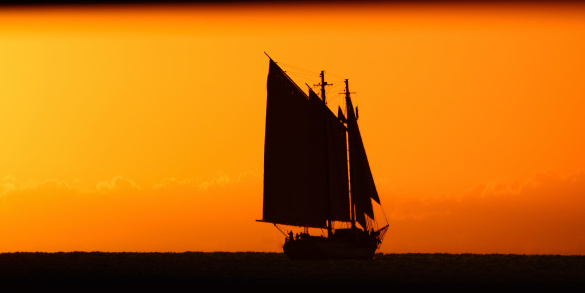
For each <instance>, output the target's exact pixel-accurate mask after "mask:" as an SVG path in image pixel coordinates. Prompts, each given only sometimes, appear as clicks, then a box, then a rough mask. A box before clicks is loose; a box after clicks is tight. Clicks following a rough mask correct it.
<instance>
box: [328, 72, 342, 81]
mask: <svg viewBox="0 0 585 293" xmlns="http://www.w3.org/2000/svg"><path fill="white" fill-rule="evenodd" d="M327 74H330V75H333V76H335V77H337V78H341V79H343V80H345V78H344V77H343V76H339V75H337V74H335V73H331V72H329V71H327Z"/></svg>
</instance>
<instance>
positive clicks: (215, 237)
mask: <svg viewBox="0 0 585 293" xmlns="http://www.w3.org/2000/svg"><path fill="white" fill-rule="evenodd" d="M227 178H230V179H229V180H227ZM5 181H6V182H8V183H10V184H11V185H10V186H15V188H13V189H11V191H10V192H8V193H7V194H6V195H5V196H3V199H6V200H5V201H4V202H2V203H0V231H1V232H2V238H1V239H0V252H7V251H73V250H79V251H96V250H97V251H187V250H191V251H195V250H201V251H217V250H223V251H241V250H244V251H248V250H250V251H251V250H257V251H278V250H280V248H281V247H280V246H281V245H282V244H281V243H280V242H281V241H282V239H281V237H280V233H279V232H278V230H276V229H274V227H273V226H272V225H266V224H261V223H257V222H256V221H255V220H256V219H259V218H261V216H262V214H261V213H262V212H261V209H262V180H261V178H260V177H257V176H253V175H247V174H244V175H238V176H227V175H225V176H224V175H221V176H220V177H218V178H216V179H211V180H208V181H207V182H212V183H213V184H207V185H206V188H202V187H201V186H200V184H199V183H197V182H196V181H195V180H193V179H185V180H180V179H175V178H167V179H164V180H162V181H161V183H160V184H156V185H154V187H151V188H141V187H139V186H138V185H137V184H136V183H135V182H134V181H133V180H131V179H128V178H124V177H120V176H118V177H115V178H112V179H111V180H105V181H102V182H99V183H98V184H97V185H96V186H95V188H93V189H85V190H84V189H81V188H78V187H77V186H76V184H75V183H65V182H59V181H56V180H46V181H43V182H41V183H39V184H34V185H30V186H28V187H26V188H18V184H17V182H15V180H14V178H6V179H5ZM11 188H12V187H11Z"/></svg>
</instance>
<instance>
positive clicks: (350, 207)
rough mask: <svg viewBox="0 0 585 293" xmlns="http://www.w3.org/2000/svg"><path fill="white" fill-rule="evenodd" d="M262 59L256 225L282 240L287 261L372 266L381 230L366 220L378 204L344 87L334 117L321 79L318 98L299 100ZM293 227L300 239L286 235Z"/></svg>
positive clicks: (302, 96)
mask: <svg viewBox="0 0 585 293" xmlns="http://www.w3.org/2000/svg"><path fill="white" fill-rule="evenodd" d="M267 56H268V54H267ZM268 58H269V59H270V60H269V69H268V80H267V103H266V104H267V105H266V130H265V131H266V132H265V145H264V199H263V215H262V220H258V221H260V222H268V223H273V224H274V225H275V226H276V227H277V228H278V229H279V230H280V231H281V232H282V233H283V234H285V237H286V238H285V242H284V245H283V251H284V253H285V255H286V256H288V257H289V258H291V259H372V258H373V257H374V255H375V252H376V250H377V249H378V248H379V247H380V245H381V243H382V240H383V238H384V235H385V233H386V231H387V229H388V225H387V224H386V225H384V226H382V224H380V223H378V221H377V218H376V215H375V213H374V208H373V204H376V206H377V207H379V208H380V209H381V205H380V198H379V197H378V192H377V190H376V186H375V184H374V179H373V176H372V172H371V170H370V166H369V163H368V158H367V156H366V151H365V148H364V144H363V142H362V138H361V134H360V130H359V127H358V123H357V120H358V117H357V115H356V114H357V108H356V110H355V111H354V107H353V104H352V101H351V97H350V91H349V83H348V80H347V79H346V80H345V81H344V82H345V92H344V94H345V108H346V111H345V113H346V114H345V115H344V111H342V109H341V106H338V111H337V115H335V114H334V113H333V112H332V111H331V110H330V109H329V107H328V106H327V103H326V96H325V94H326V91H325V86H326V85H329V84H328V83H327V82H325V74H324V71H321V74H320V77H321V83H320V84H319V85H320V86H321V96H320V97H319V95H317V94H316V93H315V92H314V91H313V90H312V89H311V87H310V86H309V90H308V95H307V94H305V92H304V91H302V90H301V89H300V87H299V86H298V85H297V84H296V83H295V82H294V81H293V80H292V79H291V78H290V77H289V76H288V75H287V74H286V72H285V71H283V70H282V69H281V68H280V67H279V65H277V64H276V62H274V61H273V60H272V58H270V56H269V57H268ZM346 116H347V117H346ZM348 158H349V159H348ZM382 214H383V210H382ZM378 218H380V216H378ZM384 220H385V216H384ZM279 225H281V226H287V227H291V230H289V231H288V232H286V231H283V229H282V228H280V227H279ZM380 226H382V227H380ZM293 227H296V228H297V229H299V228H300V229H302V230H301V231H302V232H300V233H297V234H296V235H294V234H293V232H292V228H293ZM310 229H311V230H313V231H314V230H315V229H317V230H320V231H321V235H314V233H313V234H311V233H309V231H310Z"/></svg>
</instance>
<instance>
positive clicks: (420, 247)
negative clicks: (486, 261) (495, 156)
mask: <svg viewBox="0 0 585 293" xmlns="http://www.w3.org/2000/svg"><path fill="white" fill-rule="evenodd" d="M389 205H390V207H391V209H390V211H389V213H388V214H389V215H390V216H389V222H390V231H389V232H388V233H389V234H388V236H387V238H386V239H387V240H388V242H387V243H385V245H386V249H388V250H389V251H394V252H447V253H461V252H471V253H521V254H585V236H583V233H582V231H585V214H584V213H583V211H585V174H583V173H578V174H574V175H572V176H568V177H566V178H562V177H560V176H558V175H556V174H555V173H553V172H545V173H537V174H535V175H534V176H533V178H532V179H531V180H529V181H527V182H524V183H518V182H514V183H509V184H508V183H501V184H492V185H488V184H485V185H481V186H477V187H476V188H474V189H471V190H469V191H468V192H466V193H465V194H463V195H458V196H441V197H427V198H396V199H394V200H393V201H392V202H391V203H390V204H389Z"/></svg>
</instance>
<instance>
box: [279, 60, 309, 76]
mask: <svg viewBox="0 0 585 293" xmlns="http://www.w3.org/2000/svg"><path fill="white" fill-rule="evenodd" d="M278 64H280V65H284V66H285V67H292V68H295V69H297V70H302V71H305V72H308V73H314V74H316V75H319V71H314V70H309V69H305V68H302V67H298V66H294V65H290V64H286V63H282V62H279V63H278Z"/></svg>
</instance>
